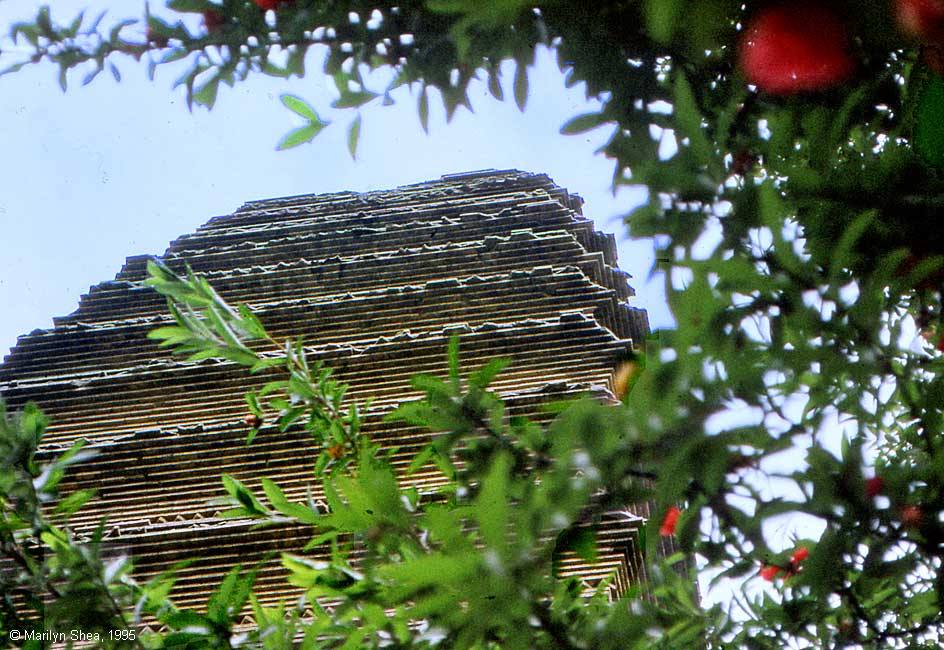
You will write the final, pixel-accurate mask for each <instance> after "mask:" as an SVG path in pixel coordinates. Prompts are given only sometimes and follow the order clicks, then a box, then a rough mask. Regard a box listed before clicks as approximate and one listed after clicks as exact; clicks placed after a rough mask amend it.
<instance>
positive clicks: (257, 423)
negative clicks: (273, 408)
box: [243, 413, 262, 429]
mask: <svg viewBox="0 0 944 650" xmlns="http://www.w3.org/2000/svg"><path fill="white" fill-rule="evenodd" d="M243 422H245V423H246V424H247V425H249V426H250V427H252V428H253V429H258V428H259V427H261V426H262V418H260V417H259V416H258V415H256V414H255V413H250V414H249V415H247V416H246V417H245V418H243Z"/></svg>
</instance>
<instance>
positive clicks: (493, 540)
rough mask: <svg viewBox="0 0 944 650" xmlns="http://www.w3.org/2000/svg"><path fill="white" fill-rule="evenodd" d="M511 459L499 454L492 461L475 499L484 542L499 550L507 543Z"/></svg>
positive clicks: (476, 513) (476, 514) (477, 517)
mask: <svg viewBox="0 0 944 650" xmlns="http://www.w3.org/2000/svg"><path fill="white" fill-rule="evenodd" d="M510 468H511V460H510V458H509V457H508V455H507V454H499V455H498V456H496V457H495V459H494V460H493V461H492V466H491V467H490V468H489V470H488V475H487V476H486V477H485V480H484V481H483V482H482V489H481V491H480V492H479V495H478V498H477V499H476V500H475V516H476V519H477V520H478V522H479V531H480V532H481V533H482V538H483V539H484V540H485V543H486V544H488V545H489V546H490V547H492V548H493V549H496V550H499V551H501V550H502V549H504V548H505V546H506V543H507V536H508V533H509V532H510V531H509V530H508V514H509V502H508V499H509V495H508V472H509V469H510Z"/></svg>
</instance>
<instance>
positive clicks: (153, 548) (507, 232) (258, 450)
mask: <svg viewBox="0 0 944 650" xmlns="http://www.w3.org/2000/svg"><path fill="white" fill-rule="evenodd" d="M581 203H582V201H581V200H580V199H579V198H578V197H576V196H573V195H570V194H568V192H567V191H566V190H564V189H562V188H559V187H557V186H556V185H554V183H553V182H552V181H551V180H550V179H548V178H547V177H546V176H544V175H535V174H527V173H522V172H517V171H503V172H497V171H487V172H477V173H472V174H459V175H452V176H444V177H443V178H442V179H441V180H439V181H433V182H429V183H421V184H417V185H409V186H405V187H400V188H397V189H394V190H388V191H377V192H369V193H365V194H357V193H353V192H341V193H335V194H321V195H304V196H296V197H288V198H281V199H272V200H266V201H253V202H250V203H247V204H246V205H244V206H243V207H242V208H240V209H239V210H237V211H236V212H235V213H234V214H231V215H226V216H221V217H215V218H213V219H211V220H210V221H209V222H207V223H206V224H205V225H204V226H202V227H200V228H199V229H198V230H197V231H196V232H195V233H193V234H189V235H185V236H183V237H181V238H179V239H177V240H176V241H174V242H173V243H172V244H171V245H170V247H169V248H168V249H167V251H166V252H165V253H164V255H163V256H162V257H161V259H163V260H164V261H165V262H166V263H167V264H168V265H169V266H171V267H172V268H177V269H182V268H183V267H184V266H185V265H189V266H190V267H192V268H193V269H194V270H196V271H199V272H201V273H204V274H206V275H207V277H208V279H209V280H210V282H211V283H212V284H213V285H214V287H215V288H216V289H217V290H218V291H219V293H220V294H221V295H222V296H223V297H224V298H225V299H227V300H229V301H231V302H234V303H235V302H242V303H246V304H248V305H249V306H250V307H251V308H252V309H253V310H254V311H255V312H256V313H257V314H258V316H259V317H260V319H261V320H262V321H263V323H264V324H265V325H266V327H267V329H268V330H269V331H270V333H272V334H273V335H274V336H275V337H276V338H278V337H283V336H291V337H300V336H303V337H304V340H305V344H306V350H307V352H308V354H309V355H310V357H311V358H312V359H321V360H324V361H325V362H326V363H327V364H328V365H329V366H331V367H332V368H334V370H335V373H336V376H337V377H338V379H339V380H341V381H342V382H345V383H347V384H349V385H350V390H349V392H348V399H353V400H356V401H358V402H361V403H363V402H364V400H365V399H367V398H368V397H370V398H372V400H373V401H372V402H371V406H370V409H369V410H368V412H367V413H366V415H365V418H364V432H365V433H366V434H368V435H370V436H372V437H373V438H374V439H376V440H378V441H380V442H381V443H382V444H384V445H386V446H390V447H398V448H399V451H398V452H397V455H396V457H395V458H396V463H397V464H398V465H399V466H401V467H404V468H405V466H406V464H408V462H409V459H410V457H411V456H412V455H413V454H414V453H415V452H416V451H418V450H419V449H420V448H421V446H422V445H423V444H424V443H425V442H426V441H427V440H428V436H427V435H426V434H424V433H422V432H420V431H417V430H415V429H411V428H410V427H407V426H405V425H403V424H395V423H390V422H384V421H383V416H384V415H385V414H386V413H388V412H389V410H390V409H391V408H392V407H393V406H395V405H396V404H397V403H399V402H401V401H403V400H408V399H413V398H416V397H417V396H418V395H417V393H416V392H415V391H414V390H413V389H412V388H411V387H410V384H409V378H410V377H411V376H412V375H413V374H415V373H418V372H425V373H433V374H442V372H443V369H444V366H445V356H446V345H447V341H448V339H449V338H450V336H451V335H453V334H456V333H458V334H460V336H461V351H462V355H461V356H462V362H463V366H464V367H466V368H470V369H471V368H474V367H477V366H478V365H481V364H482V363H484V362H485V361H487V360H489V359H492V358H495V357H499V356H506V357H510V358H512V360H513V364H512V366H511V367H510V368H509V369H508V370H507V371H506V372H505V373H503V374H502V375H501V376H500V377H499V379H498V380H497V381H496V383H495V388H496V389H497V390H498V391H499V392H501V393H502V394H503V396H504V397H505V398H506V400H507V402H508V406H509V410H510V411H511V412H512V413H520V414H526V415H529V416H532V417H535V418H536V419H541V418H544V417H546V415H542V411H541V410H540V408H539V407H540V404H541V403H542V402H544V401H546V400H547V399H548V398H549V397H554V398H560V397H564V396H568V395H576V394H579V393H583V392H587V391H594V392H596V393H598V394H600V395H601V396H603V397H604V398H606V397H607V396H609V397H610V398H612V387H611V381H612V369H613V365H614V362H615V360H616V358H617V357H618V356H619V355H620V354H621V353H623V352H625V351H626V350H627V349H628V348H631V347H632V346H633V345H634V343H635V342H636V341H639V340H640V339H641V337H643V336H644V334H645V333H646V331H647V328H648V324H647V321H646V314H645V312H644V311H641V310H638V309H635V308H633V307H630V306H629V305H628V303H627V301H628V300H629V298H630V297H631V296H632V290H631V289H630V288H629V286H628V284H627V282H626V280H627V276H626V274H625V273H624V272H622V271H620V270H619V269H618V268H617V267H616V245H615V240H614V238H613V237H612V236H611V235H603V234H600V233H598V232H596V231H595V230H594V227H593V224H592V222H591V221H590V220H589V219H587V218H585V217H583V216H582V214H581V209H580V208H581ZM146 259H147V258H146V257H143V256H141V257H131V258H129V259H128V260H127V262H126V264H125V265H124V267H123V268H122V270H121V272H120V273H119V274H118V275H117V277H116V278H115V280H113V281H109V282H103V283H101V284H99V285H97V286H95V287H92V289H91V290H90V292H89V294H88V295H86V296H83V297H82V299H81V301H80V304H79V307H78V309H77V310H76V311H75V312H74V313H72V314H70V315H69V316H66V317H63V318H58V319H55V321H54V322H55V327H54V328H52V329H49V330H37V331H34V332H31V333H30V334H28V335H26V336H23V337H20V339H19V340H18V343H17V345H16V347H15V348H13V350H12V351H11V353H10V355H9V356H8V357H6V359H5V361H4V363H3V364H2V365H0V395H2V396H3V397H4V398H5V399H6V400H7V402H8V403H9V405H10V406H11V407H12V408H14V409H15V408H16V407H17V406H20V405H22V404H23V403H25V402H26V401H27V400H33V401H36V402H37V403H38V404H39V405H40V406H41V407H42V408H43V409H44V410H45V411H46V412H47V414H48V415H49V416H51V418H52V424H51V426H50V428H49V431H48V434H47V437H46V439H45V442H44V447H43V450H44V452H46V453H51V452H54V451H56V450H61V449H63V448H65V447H67V446H69V445H70V444H72V442H73V441H75V440H76V439H78V438H86V439H87V440H88V441H89V443H90V444H91V445H92V446H93V447H96V448H98V449H99V450H100V451H101V453H100V455H99V456H98V457H96V458H95V459H93V460H91V461H89V462H87V463H83V464H81V465H79V466H77V467H76V468H75V469H74V470H73V471H72V472H71V473H70V475H69V478H68V479H67V481H66V482H65V483H64V484H63V489H64V490H69V489H74V488H85V487H91V488H94V489H96V490H97V492H98V495H99V498H98V499H97V500H95V501H93V502H92V503H90V504H89V505H88V506H87V507H86V508H85V509H84V510H83V511H82V512H81V513H80V514H79V515H77V516H76V518H75V520H74V525H75V526H76V527H77V528H78V529H79V530H80V531H81V530H88V529H91V528H92V527H93V526H95V525H96V524H97V523H98V522H99V520H100V519H101V517H103V516H105V517H107V520H108V532H107V539H108V540H109V541H112V542H114V543H116V544H119V545H120V546H122V547H124V548H127V549H130V551H131V553H132V554H133V555H134V556H135V557H136V558H137V562H136V567H137V568H136V573H137V574H138V576H139V577H140V578H141V579H147V578H148V577H149V576H152V575H155V574H157V573H159V572H160V571H163V570H165V569H167V568H168V567H170V566H171V565H172V564H174V563H175V562H178V561H180V560H183V559H187V558H191V557H197V558H199V559H198V561H196V562H195V563H193V564H191V565H190V566H189V567H187V568H186V569H183V570H182V571H181V573H180V579H179V580H178V583H177V584H178V586H177V587H176V589H175V593H174V596H175V601H176V602H177V603H178V604H180V605H181V606H199V605H201V604H202V603H205V602H206V598H207V597H208V595H209V593H210V591H211V590H212V589H213V587H214V586H215V585H216V584H218V582H219V580H220V579H221V577H222V576H223V575H224V573H225V572H226V571H227V570H228V568H230V567H231V566H233V565H235V564H237V563H242V564H244V565H246V564H251V563H252V562H253V561H256V560H259V559H261V558H262V557H263V556H264V555H265V554H266V553H267V552H271V551H280V550H293V551H297V550H299V549H300V548H301V547H302V546H303V545H304V544H305V543H306V542H307V541H308V539H309V538H310V537H311V531H310V529H305V528H301V527H292V526H286V527H281V528H265V529H261V530H250V527H251V525H252V523H251V522H248V521H239V520H236V521H234V520H226V521H221V520H218V519H216V518H215V517H214V515H215V513H216V511H217V509H216V508H215V507H214V506H212V505H209V502H210V501H211V500H212V499H214V498H216V497H219V496H222V487H221V483H220V479H219V477H220V474H221V473H223V472H226V473H229V474H232V475H233V476H234V477H236V478H238V479H240V480H242V481H244V482H245V483H247V484H248V485H250V486H251V487H258V481H259V480H260V479H261V478H262V477H268V478H271V479H273V480H274V481H276V483H278V484H279V485H281V486H282V487H283V488H284V490H285V492H286V493H287V495H288V496H289V497H290V498H294V499H296V500H299V501H301V500H303V499H304V498H305V497H304V495H305V494H306V493H307V492H308V491H309V490H310V491H311V494H312V495H313V496H314V498H315V500H316V501H317V500H318V499H319V498H320V496H321V489H320V484H319V483H318V482H317V481H316V480H315V478H314V476H313V474H312V465H313V462H314V459H315V457H316V456H317V454H318V453H319V451H320V449H317V448H315V446H314V443H313V442H312V441H311V440H310V439H309V438H308V437H307V436H306V435H304V434H303V433H299V432H293V431H289V432H288V433H284V434H283V433H279V432H278V431H277V430H276V429H275V428H274V427H272V428H265V427H264V428H263V430H262V431H261V432H260V434H259V436H258V438H257V439H256V441H255V442H254V443H253V444H252V445H251V446H247V445H246V444H245V438H246V434H247V428H246V425H245V424H244V423H243V416H244V415H245V414H246V409H245V402H244V401H243V395H244V393H245V392H246V391H248V390H250V389H253V388H258V387H260V386H261V384H263V383H265V382H266V381H267V380H268V379H269V377H266V376H250V375H248V374H247V373H246V372H245V371H244V370H243V369H242V368H239V367H237V366H235V365H233V364H231V363H229V362H218V361H205V362H201V363H184V362H182V361H181V360H180V359H179V358H174V357H171V356H170V354H169V353H168V352H167V351H166V350H162V349H159V348H158V347H157V346H156V344H155V343H154V342H153V341H150V340H148V339H147V338H146V334H147V332H148V331H149V330H151V329H153V328H155V327H158V326H160V325H162V324H166V323H167V322H168V321H169V320H170V317H169V315H168V314H167V310H166V305H165V304H164V300H163V299H162V298H161V297H160V296H158V295H157V294H156V293H155V292H154V291H152V290H151V289H148V288H145V287H143V286H142V285H141V284H140V281H141V280H143V279H144V276H145V263H146ZM403 481H404V482H406V483H408V484H409V483H413V484H416V485H417V486H418V487H419V488H420V489H421V490H431V489H434V488H435V487H436V486H437V485H439V484H441V483H442V477H441V476H440V475H438V474H437V473H436V472H435V471H432V470H431V471H429V472H425V473H423V472H420V473H417V474H414V475H411V476H410V477H404V478H403ZM639 508H640V509H641V510H645V506H640V507H639ZM636 515H641V516H646V515H648V513H647V512H636ZM638 521H639V517H638V516H635V515H631V514H627V515H626V516H625V517H615V518H612V519H611V520H608V522H606V523H604V524H601V525H600V526H599V527H598V529H597V530H598V542H599V544H600V552H599V557H600V559H599V561H598V563H597V564H595V565H592V566H590V565H587V564H586V562H584V561H582V560H579V559H577V558H576V557H569V558H565V559H564V560H563V563H562V566H561V570H562V572H563V573H568V574H575V575H581V576H583V577H584V578H585V579H587V581H588V582H589V583H592V582H593V581H595V580H596V579H599V578H600V577H603V576H604V575H606V574H608V573H610V572H612V571H613V570H614V569H618V571H619V577H618V580H617V581H616V583H615V585H616V589H617V590H620V591H622V590H624V589H625V588H626V586H627V585H628V584H629V583H630V582H633V581H635V580H637V579H638V578H639V576H638V572H639V571H640V570H641V569H640V567H639V563H638V557H639V555H638V550H637V549H636V546H635V544H636V541H635V540H636V537H635V530H636V528H637V525H638ZM257 588H258V596H259V599H260V601H261V602H262V603H263V604H270V603H272V602H274V601H276V600H279V599H285V598H287V597H292V596H294V595H296V594H295V592H293V591H292V588H290V587H288V586H287V584H286V582H285V581H284V580H283V572H282V570H281V569H280V567H279V565H278V560H277V559H274V560H272V561H271V562H269V564H268V565H267V568H266V569H264V570H263V571H262V572H261V573H260V578H259V583H258V587H257Z"/></svg>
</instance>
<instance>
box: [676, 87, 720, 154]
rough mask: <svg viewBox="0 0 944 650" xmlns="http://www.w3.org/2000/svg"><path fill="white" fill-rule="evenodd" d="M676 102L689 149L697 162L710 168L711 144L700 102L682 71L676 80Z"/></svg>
mask: <svg viewBox="0 0 944 650" xmlns="http://www.w3.org/2000/svg"><path fill="white" fill-rule="evenodd" d="M674 101H675V106H674V110H675V114H676V116H677V118H678V124H679V127H680V129H681V131H682V134H683V135H685V136H686V137H687V138H688V140H689V147H690V149H691V151H692V154H693V155H694V157H695V161H696V162H697V163H698V164H699V165H701V166H703V167H706V166H708V164H709V163H710V162H711V153H712V147H711V143H710V142H709V141H708V138H706V137H705V129H704V127H703V126H702V115H701V109H699V108H698V102H697V101H696V100H695V94H694V93H693V92H692V87H691V84H689V83H688V79H686V78H685V74H684V73H683V72H681V71H679V72H678V74H677V76H676V78H675V93H674Z"/></svg>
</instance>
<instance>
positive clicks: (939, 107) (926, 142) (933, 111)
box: [914, 76, 944, 167]
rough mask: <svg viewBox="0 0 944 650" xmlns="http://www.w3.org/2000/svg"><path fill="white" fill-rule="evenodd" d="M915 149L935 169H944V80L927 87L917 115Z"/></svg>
mask: <svg viewBox="0 0 944 650" xmlns="http://www.w3.org/2000/svg"><path fill="white" fill-rule="evenodd" d="M914 138H915V149H916V150H917V152H918V154H919V155H920V156H921V157H922V158H923V159H924V160H925V162H927V163H928V164H930V165H933V166H934V167H944V79H942V78H941V77H938V76H935V77H934V78H933V79H931V81H929V82H928V84H927V86H925V88H924V91H923V92H922V94H921V99H920V100H919V102H918V108H917V111H916V114H915V134H914Z"/></svg>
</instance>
